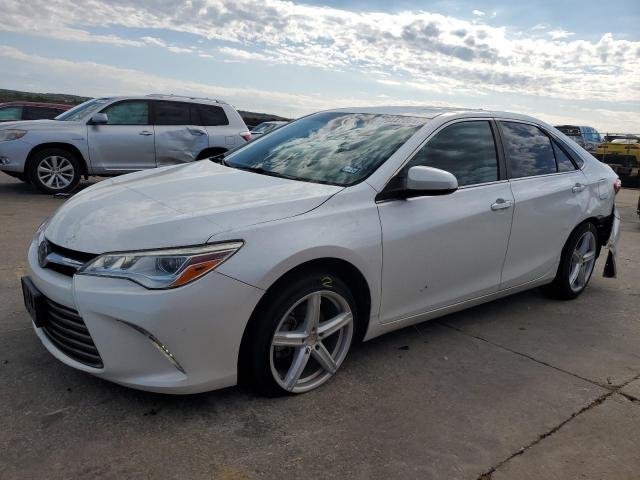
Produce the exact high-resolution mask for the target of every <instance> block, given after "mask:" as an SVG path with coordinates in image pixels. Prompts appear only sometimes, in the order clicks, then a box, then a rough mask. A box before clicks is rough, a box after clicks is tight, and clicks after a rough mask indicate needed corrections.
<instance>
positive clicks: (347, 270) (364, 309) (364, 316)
mask: <svg viewBox="0 0 640 480" xmlns="http://www.w3.org/2000/svg"><path fill="white" fill-rule="evenodd" d="M319 268H322V269H328V270H330V271H332V272H334V273H335V274H336V275H337V276H339V277H340V278H341V279H342V280H343V281H344V282H345V283H346V284H347V285H348V287H349V288H350V289H351V293H352V294H353V297H354V299H355V301H356V308H357V316H356V318H357V324H356V330H355V338H354V339H355V341H361V340H362V339H363V338H364V335H365V334H366V332H367V329H368V328H369V322H370V317H371V289H370V286H369V283H368V282H367V280H366V278H365V276H364V275H363V274H362V272H361V271H360V270H359V269H358V268H357V267H356V266H355V265H353V263H351V262H348V261H347V260H344V259H342V258H337V257H322V258H315V259H312V260H307V261H305V262H303V263H300V264H298V265H296V266H295V267H293V268H291V269H289V270H288V271H287V272H285V273H284V274H282V275H280V277H278V278H277V279H276V280H275V281H274V282H273V283H272V284H271V285H270V286H269V288H267V290H266V291H265V294H264V295H262V298H261V299H260V300H259V301H258V304H257V305H256V306H255V308H254V309H253V312H252V314H251V317H250V318H249V321H248V322H247V325H246V326H245V329H244V332H243V334H242V340H241V343H240V350H239V356H238V374H239V376H240V377H242V376H243V371H244V368H243V359H245V358H247V355H246V354H245V352H244V349H245V348H246V345H247V343H248V338H249V335H250V332H251V330H252V327H253V325H254V324H255V322H256V321H257V317H258V312H259V311H260V309H261V308H264V305H265V304H267V302H269V301H270V300H271V298H273V296H274V295H275V292H277V291H278V289H279V288H280V286H282V285H283V284H285V283H287V282H288V281H291V280H292V279H294V278H295V277H297V276H300V275H303V274H304V273H305V272H310V271H313V270H317V269H319Z"/></svg>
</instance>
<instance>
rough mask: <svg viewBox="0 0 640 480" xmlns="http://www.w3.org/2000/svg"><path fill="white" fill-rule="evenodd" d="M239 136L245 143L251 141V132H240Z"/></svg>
mask: <svg viewBox="0 0 640 480" xmlns="http://www.w3.org/2000/svg"><path fill="white" fill-rule="evenodd" d="M240 136H241V137H242V138H244V141H245V142H249V141H251V132H242V133H240Z"/></svg>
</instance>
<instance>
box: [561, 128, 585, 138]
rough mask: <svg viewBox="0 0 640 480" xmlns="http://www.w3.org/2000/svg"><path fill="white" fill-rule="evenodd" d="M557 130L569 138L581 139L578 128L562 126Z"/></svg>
mask: <svg viewBox="0 0 640 480" xmlns="http://www.w3.org/2000/svg"><path fill="white" fill-rule="evenodd" d="M556 128H557V129H558V130H560V131H561V132H562V133H564V134H565V135H566V136H567V137H579V136H580V135H581V133H580V128H578V127H570V126H560V127H556Z"/></svg>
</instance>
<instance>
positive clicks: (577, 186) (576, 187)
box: [571, 183, 587, 193]
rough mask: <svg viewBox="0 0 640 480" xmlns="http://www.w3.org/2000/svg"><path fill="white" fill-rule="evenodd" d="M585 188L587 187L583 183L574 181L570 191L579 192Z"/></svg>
mask: <svg viewBox="0 0 640 480" xmlns="http://www.w3.org/2000/svg"><path fill="white" fill-rule="evenodd" d="M585 188H587V187H586V186H585V185H583V184H582V183H576V184H575V185H574V186H573V188H572V189H571V191H572V192H573V193H580V192H581V191H583V190H584V189H585Z"/></svg>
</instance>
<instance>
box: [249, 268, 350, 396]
mask: <svg viewBox="0 0 640 480" xmlns="http://www.w3.org/2000/svg"><path fill="white" fill-rule="evenodd" d="M355 305H356V304H355V301H354V299H353V296H352V295H351V292H350V291H349V289H348V288H347V287H346V285H345V284H344V283H343V282H342V280H341V279H339V278H337V277H335V276H333V275H332V274H331V273H328V272H314V273H312V274H310V275H305V277H302V278H298V279H295V280H293V279H292V281H291V282H290V285H289V286H288V287H286V288H285V289H284V290H283V291H281V292H279V293H278V294H277V295H275V296H274V297H273V298H271V299H270V300H269V301H268V302H267V304H266V305H265V308H264V309H263V310H262V312H260V313H259V315H258V316H257V318H256V321H255V322H253V325H252V326H250V327H249V328H253V331H252V332H251V335H250V337H249V339H248V342H247V345H246V348H244V349H243V354H245V355H246V356H247V358H246V359H245V360H246V368H247V370H248V372H246V373H247V376H248V377H249V380H250V381H251V383H252V384H253V387H254V388H256V389H257V390H258V391H260V392H261V393H263V394H266V395H270V396H272V395H281V394H285V393H304V392H308V391H310V390H313V389H315V388H318V387H320V386H321V385H323V384H325V383H326V382H327V381H328V380H329V379H330V378H331V377H332V376H333V375H335V374H336V372H337V371H338V369H339V368H340V365H341V364H342V362H343V361H344V359H345V358H346V356H347V354H348V352H349V348H350V347H351V343H352V340H353V336H354V330H355V321H356V319H355V311H356V310H355Z"/></svg>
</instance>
